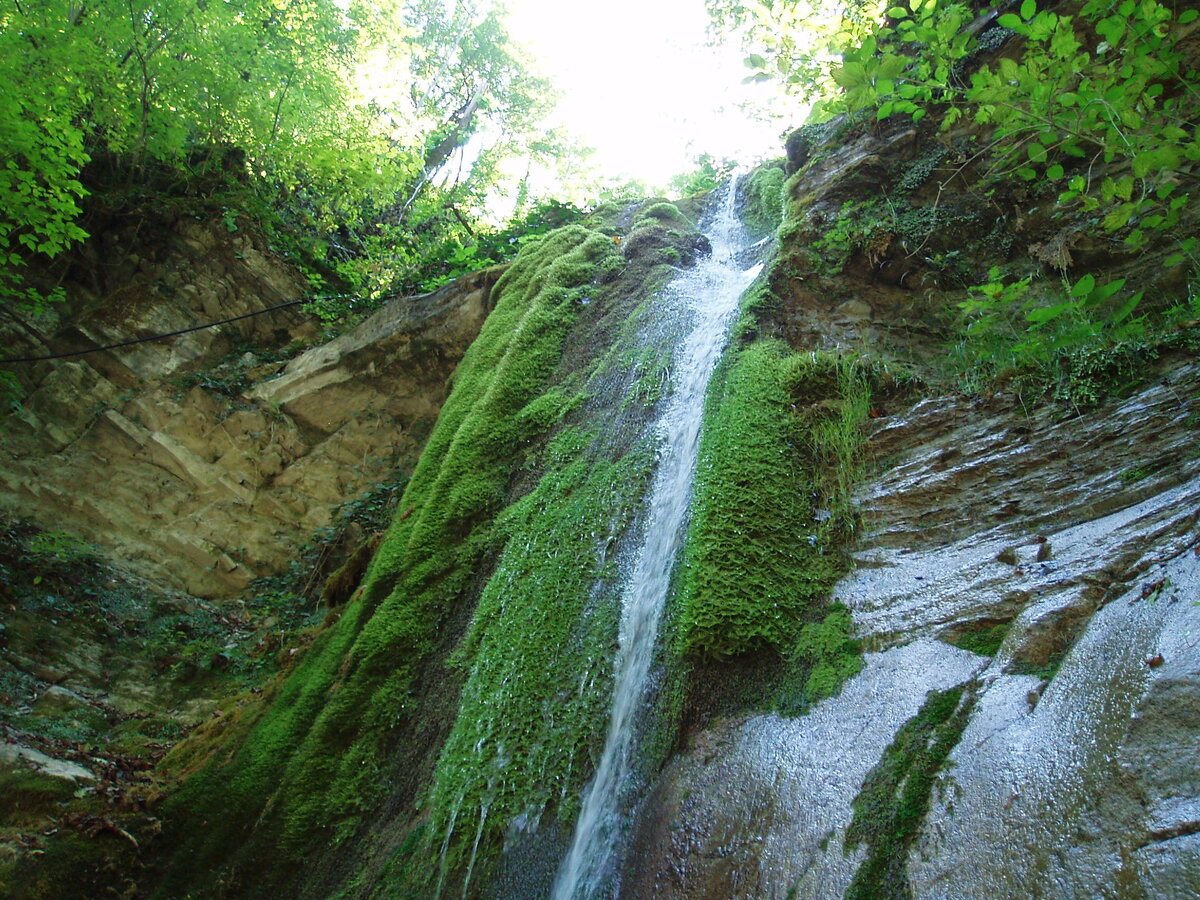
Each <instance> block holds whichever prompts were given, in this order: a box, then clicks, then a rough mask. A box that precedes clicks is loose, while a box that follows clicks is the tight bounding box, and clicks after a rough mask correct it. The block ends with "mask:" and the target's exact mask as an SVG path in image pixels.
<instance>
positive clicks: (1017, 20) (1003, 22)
mask: <svg viewBox="0 0 1200 900" xmlns="http://www.w3.org/2000/svg"><path fill="white" fill-rule="evenodd" d="M996 24H997V25H999V26H1000V27H1001V28H1007V29H1009V30H1010V31H1017V30H1019V29H1023V28H1024V27H1025V23H1024V22H1022V21H1021V17H1020V16H1014V15H1013V14H1012V13H1005V14H1004V15H1002V16H1001V17H1000V18H998V19H997V20H996Z"/></svg>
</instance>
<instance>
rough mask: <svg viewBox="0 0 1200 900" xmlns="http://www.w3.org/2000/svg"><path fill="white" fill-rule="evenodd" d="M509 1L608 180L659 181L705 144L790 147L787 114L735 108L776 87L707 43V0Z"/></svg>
mask: <svg viewBox="0 0 1200 900" xmlns="http://www.w3.org/2000/svg"><path fill="white" fill-rule="evenodd" d="M502 2H503V5H504V6H506V7H507V8H508V10H509V16H508V29H509V34H510V35H511V36H512V37H513V38H514V40H515V41H517V42H518V43H520V44H522V45H524V46H525V47H526V48H527V49H528V51H529V53H530V55H531V56H532V57H533V59H534V62H535V67H536V69H537V70H538V71H539V72H540V73H541V74H542V75H544V76H545V77H547V78H549V79H550V80H551V81H552V82H553V83H554V84H555V85H556V86H557V88H558V89H559V91H560V92H561V93H562V99H561V100H560V101H559V113H558V115H559V122H560V123H561V124H562V125H563V126H564V127H565V128H566V130H567V131H568V132H569V133H570V134H572V135H575V136H576V137H577V139H578V140H579V141H580V143H582V144H584V145H587V146H591V147H594V148H595V149H596V155H595V156H594V157H593V160H594V163H595V165H596V166H597V168H599V169H600V171H601V172H602V173H603V174H604V176H605V178H606V180H607V179H610V178H611V179H613V180H616V179H618V178H622V179H623V178H626V177H632V178H637V179H639V180H642V181H645V182H647V183H649V184H651V185H658V186H661V185H665V184H666V182H667V181H668V180H669V179H670V178H671V177H672V176H674V175H678V174H680V173H681V172H685V171H690V170H691V169H692V166H691V164H690V159H691V158H694V157H695V156H697V155H699V154H700V153H703V152H707V153H711V154H712V155H713V156H716V157H729V158H732V159H736V160H737V161H738V162H741V163H750V162H754V161H755V160H756V159H759V158H768V157H772V156H780V155H782V154H783V146H782V140H781V138H780V132H781V131H782V130H783V129H784V127H785V126H786V125H788V124H789V123H788V122H787V121H786V119H785V120H784V121H782V122H774V123H766V124H764V123H761V122H754V121H751V120H750V119H749V118H747V117H746V116H745V115H743V114H742V113H740V112H739V111H738V109H737V104H738V103H739V102H740V101H742V100H745V99H748V98H757V99H758V100H760V101H766V99H767V97H768V96H769V95H770V89H769V88H768V89H766V90H763V89H761V88H759V86H752V85H743V84H742V83H741V82H742V79H743V78H744V77H745V75H746V74H747V70H746V69H745V68H744V67H743V66H742V56H743V54H742V53H741V52H740V51H739V50H738V48H736V47H729V48H726V49H724V50H718V49H715V48H712V47H706V46H705V45H704V40H705V27H706V25H707V21H708V20H707V16H706V14H705V12H704V0H602V2H588V0H584V2H580V0H502ZM776 102H777V103H778V102H783V103H788V101H779V100H776ZM789 105H795V101H791V103H790V104H789ZM795 112H796V114H797V115H799V110H796V111H795ZM795 124H799V122H796V123H795Z"/></svg>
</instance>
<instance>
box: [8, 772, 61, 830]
mask: <svg viewBox="0 0 1200 900" xmlns="http://www.w3.org/2000/svg"><path fill="white" fill-rule="evenodd" d="M75 789H76V785H75V783H74V782H73V781H69V780H67V779H65V778H55V777H53V776H50V775H43V774H41V773H40V772H35V771H33V770H32V769H28V770H26V769H19V768H4V769H0V822H2V823H3V824H4V825H12V824H16V823H20V824H24V825H30V824H32V823H37V822H39V821H40V820H41V819H43V818H44V817H45V816H48V815H51V814H54V813H56V812H57V811H58V806H59V804H61V803H66V802H67V801H69V800H70V799H71V798H72V797H73V796H74V794H75Z"/></svg>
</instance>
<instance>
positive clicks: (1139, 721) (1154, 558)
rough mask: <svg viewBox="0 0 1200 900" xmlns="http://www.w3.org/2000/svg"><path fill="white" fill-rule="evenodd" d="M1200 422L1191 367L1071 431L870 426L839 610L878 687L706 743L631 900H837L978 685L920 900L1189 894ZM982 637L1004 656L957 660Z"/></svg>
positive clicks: (656, 801) (856, 682)
mask: <svg viewBox="0 0 1200 900" xmlns="http://www.w3.org/2000/svg"><path fill="white" fill-rule="evenodd" d="M1198 404H1200V370H1198V369H1197V367H1195V366H1194V365H1193V364H1190V363H1187V362H1176V363H1174V364H1171V365H1167V366H1166V367H1164V369H1163V370H1162V372H1161V375H1160V376H1159V377H1158V378H1157V379H1156V381H1155V382H1154V383H1153V384H1151V385H1150V386H1149V387H1147V388H1145V389H1143V390H1141V391H1139V392H1137V393H1136V394H1134V395H1132V396H1130V397H1128V398H1127V399H1124V400H1114V401H1111V402H1109V403H1107V404H1105V405H1103V406H1101V407H1099V408H1097V409H1095V410H1091V411H1087V412H1086V413H1084V414H1080V415H1071V414H1070V413H1071V411H1069V410H1068V411H1064V410H1063V409H1062V408H1058V409H1055V408H1052V407H1045V408H1040V409H1037V410H1035V411H1032V412H1028V413H1027V412H1026V411H1025V410H1024V408H1023V407H1022V406H1021V404H1020V403H1019V402H1018V401H1017V400H1016V399H1015V398H1013V399H1006V398H1004V397H994V398H991V399H989V400H986V401H982V400H969V399H965V398H960V397H944V398H938V399H933V400H925V401H922V402H920V403H918V404H916V405H915V406H913V407H912V408H911V409H909V410H906V411H904V412H902V413H898V414H896V415H894V416H892V417H890V418H885V419H880V420H878V422H877V428H876V430H875V433H874V434H873V436H872V438H871V441H870V445H869V447H870V449H871V451H872V452H873V454H874V458H875V463H876V466H877V470H878V475H877V476H876V477H875V478H874V479H872V480H870V481H869V483H868V484H867V485H866V486H865V487H864V488H863V490H862V491H861V492H860V496H859V502H860V508H861V509H862V510H863V514H864V523H865V528H864V531H863V533H862V535H861V536H860V539H859V542H858V546H857V548H856V551H855V556H856V559H857V568H856V569H855V571H854V572H852V573H851V574H850V575H849V576H847V577H846V578H845V579H843V581H842V582H841V583H840V584H839V585H838V588H837V591H836V595H837V598H838V599H840V600H841V601H842V602H844V603H845V604H846V605H847V606H849V607H850V608H851V610H852V612H853V615H854V619H855V622H856V625H857V628H858V632H859V635H860V637H862V638H863V639H864V641H865V643H866V646H867V647H868V649H869V650H871V651H872V652H869V653H868V654H867V657H866V667H865V669H864V670H863V672H862V673H861V674H860V675H858V676H857V677H855V678H854V679H852V680H851V681H850V682H848V683H847V684H846V685H845V687H844V688H843V690H842V693H841V694H840V695H839V696H838V697H835V698H833V699H830V700H827V701H825V702H823V703H821V704H820V705H818V706H817V707H816V708H814V709H813V710H812V711H811V712H810V713H809V714H808V715H806V716H804V717H800V718H795V719H782V718H780V717H778V716H776V715H754V716H744V717H740V718H737V719H732V720H724V721H717V722H714V723H710V724H709V725H708V726H707V727H706V728H705V729H703V730H702V731H700V732H698V733H695V734H693V735H691V737H690V740H689V743H688V746H687V748H686V749H685V750H684V751H683V752H682V753H680V754H679V755H677V757H676V758H675V759H674V760H673V761H672V762H671V763H670V764H669V765H668V766H667V767H666V769H665V770H664V771H663V773H662V774H661V776H660V777H659V779H658V781H657V783H656V784H655V785H654V787H653V793H652V794H650V799H649V800H648V802H647V803H646V804H645V807H644V810H643V814H642V816H641V824H640V834H639V846H640V847H641V848H642V853H641V855H640V858H639V859H638V860H637V861H635V862H633V863H631V865H630V867H629V871H628V873H627V876H626V879H625V881H624V886H623V891H622V896H628V897H637V898H641V897H676V898H684V897H687V898H714V900H715V898H726V897H779V898H784V897H789V898H791V897H794V898H826V897H829V898H833V897H842V896H844V895H845V891H846V889H847V887H848V886H849V885H850V883H851V880H852V878H853V876H854V873H855V871H856V870H857V868H858V867H859V865H860V864H861V862H862V860H863V858H864V855H865V853H864V850H863V848H862V847H856V848H847V847H846V846H845V843H844V842H845V836H846V829H847V827H848V825H849V823H850V822H851V819H852V817H853V816H854V809H853V806H852V804H853V803H854V800H855V797H856V796H858V794H859V791H860V789H861V788H862V786H863V782H864V780H865V779H866V777H867V775H868V773H869V772H870V771H871V770H872V768H873V767H874V766H876V764H877V763H878V761H879V760H880V757H881V754H882V753H883V752H884V750H885V749H886V748H887V747H888V746H889V743H890V742H891V741H892V740H893V738H894V737H895V735H896V734H897V731H898V729H900V727H901V726H902V725H904V723H905V722H906V721H908V720H910V719H911V718H912V717H913V716H914V715H915V714H916V712H917V710H918V708H919V707H920V706H921V704H922V701H923V700H924V699H925V696H926V693H927V692H928V691H930V690H934V689H937V690H944V689H946V688H948V687H951V686H954V685H959V684H964V683H966V684H968V685H969V688H970V690H971V691H972V693H973V696H974V698H975V699H974V705H973V706H972V707H971V717H970V720H969V721H968V723H967V725H966V728H965V731H964V732H963V734H962V736H961V739H960V740H959V742H958V744H957V746H956V748H955V749H954V751H953V752H952V754H951V757H950V759H949V761H948V763H947V764H946V765H945V766H943V768H942V770H941V772H940V774H939V775H938V777H937V779H936V780H935V782H934V784H935V786H934V789H933V792H932V807H931V811H930V812H929V814H928V815H927V816H926V817H925V820H924V822H923V824H922V825H921V827H920V832H919V835H918V837H917V839H916V841H915V844H914V845H913V846H912V848H911V849H910V850H909V851H907V852H908V856H907V858H906V859H905V860H903V861H902V864H904V865H906V876H905V877H906V881H907V884H908V889H909V890H911V896H915V897H917V898H946V900H949V898H980V900H982V898H1014V900H1015V898H1027V897H1055V898H1080V897H1089V898H1090V897H1106V898H1107V897H1111V898H1135V897H1136V898H1142V897H1170V898H1175V897H1180V898H1182V897H1192V896H1195V892H1196V889H1197V886H1200V855H1198V854H1200V842H1198V841H1197V835H1198V834H1200V823H1198V819H1200V805H1198V804H1200V799H1197V798H1198V797H1200V781H1198V780H1197V775H1196V771H1197V770H1196V767H1195V764H1194V761H1195V759H1196V758H1197V753H1198V751H1200V727H1198V726H1200V675H1198V674H1197V673H1200V640H1198V638H1197V635H1200V608H1198V606H1197V601H1198V600H1200V558H1198V557H1197V553H1196V548H1197V547H1198V546H1200V526H1198V522H1197V515H1198V511H1200V460H1198V459H1197V456H1196V454H1195V450H1194V447H1195V437H1196V421H1197V417H1196V415H1195V413H1196V409H1197V406H1198ZM985 629H999V631H998V632H995V633H996V634H999V635H1003V639H1002V640H1001V639H1000V638H999V637H997V638H996V642H997V643H998V645H999V646H998V650H994V653H995V655H994V656H985V655H979V654H977V653H972V652H968V651H967V650H963V649H958V648H957V647H955V646H952V645H951V643H950V642H951V641H953V642H955V643H959V644H964V645H969V642H967V641H965V640H964V638H965V637H967V636H969V635H972V634H978V633H980V632H981V631H983V630H985ZM989 652H993V651H991V650H989ZM902 870H904V867H903V865H902ZM888 896H891V895H890V894H889V895H888ZM897 896H898V895H897Z"/></svg>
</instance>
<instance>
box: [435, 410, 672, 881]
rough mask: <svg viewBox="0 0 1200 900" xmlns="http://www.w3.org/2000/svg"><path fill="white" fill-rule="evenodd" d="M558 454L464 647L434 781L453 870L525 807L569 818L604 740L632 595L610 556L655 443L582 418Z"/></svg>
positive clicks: (526, 505) (513, 534) (491, 842)
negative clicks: (597, 436)
mask: <svg viewBox="0 0 1200 900" xmlns="http://www.w3.org/2000/svg"><path fill="white" fill-rule="evenodd" d="M545 455H546V460H545V464H546V474H545V475H544V476H543V477H542V479H541V481H540V482H539V483H538V485H537V487H536V488H535V489H534V490H533V491H531V492H530V493H529V494H527V495H526V496H525V497H523V498H522V499H521V500H520V501H519V502H517V503H516V504H514V505H513V506H511V507H509V508H508V509H507V510H505V511H504V513H503V514H502V516H501V517H500V519H499V520H498V523H497V527H498V529H499V530H500V531H502V532H503V533H504V534H505V535H506V536H507V540H506V543H505V548H504V551H503V553H502V554H501V557H500V560H499V563H498V565H497V567H496V571H495V573H494V574H493V575H492V577H491V579H490V580H489V581H488V584H487V587H485V588H484V590H483V593H482V595H481V596H480V599H479V604H478V607H477V608H476V611H475V616H474V619H473V621H472V623H471V626H470V629H469V630H468V632H467V635H466V637H465V638H464V640H463V642H462V644H461V645H460V646H459V648H458V649H457V650H456V652H455V655H454V660H453V663H454V664H455V665H457V666H460V667H462V668H464V669H466V670H467V672H468V676H467V681H466V685H465V687H464V689H463V693H462V699H461V704H460V709H459V714H458V719H457V722H456V723H455V726H454V730H453V731H452V732H451V734H450V737H449V739H448V740H447V742H446V745H445V748H444V750H443V752H442V756H441V759H440V761H439V763H438V768H437V772H436V775H435V782H434V786H433V792H432V807H433V817H434V818H433V830H434V833H435V834H437V835H438V838H439V842H440V845H442V846H444V847H445V848H446V856H445V860H444V864H445V866H446V868H447V869H448V870H455V869H459V868H461V867H463V866H466V867H468V868H469V867H470V865H471V862H472V858H473V857H474V858H476V859H478V858H480V856H481V854H482V855H494V853H495V851H496V850H497V849H498V848H497V846H496V844H497V842H498V840H499V838H500V836H501V833H502V830H503V827H504V826H505V825H506V824H507V823H508V822H509V821H511V820H513V819H514V818H515V817H517V816H519V815H521V814H526V815H528V816H529V817H530V818H531V819H532V818H536V817H538V816H539V815H540V814H541V812H542V811H543V810H544V809H545V808H547V807H549V806H555V807H558V809H559V813H558V815H559V818H560V819H563V820H566V821H569V820H570V819H571V818H572V817H573V815H574V805H575V803H576V802H577V798H578V796H579V794H580V793H581V790H582V787H583V783H584V780H585V779H586V777H587V776H588V774H589V773H590V765H591V760H590V757H589V754H590V752H591V751H592V749H593V748H594V747H596V746H598V744H600V743H602V741H603V734H604V728H605V723H606V719H607V710H608V698H609V695H610V693H611V689H610V681H611V658H610V654H611V648H612V647H613V646H614V645H615V643H616V634H617V622H618V618H619V605H620V584H619V583H618V580H617V575H616V572H615V571H613V570H612V568H611V567H610V566H609V565H608V563H609V559H610V555H611V554H612V553H613V552H614V549H615V545H616V542H617V540H618V538H619V537H620V535H621V534H622V533H623V532H624V531H625V529H626V527H627V526H628V524H629V521H630V519H631V517H632V515H633V512H634V508H635V506H636V504H637V501H638V499H639V498H640V497H641V496H642V494H643V493H644V490H645V486H646V482H647V480H648V477H649V474H650V470H651V463H652V459H653V456H652V452H651V447H650V446H649V443H648V442H643V443H642V444H641V445H639V446H638V447H637V448H636V449H635V450H634V451H632V452H631V453H629V454H626V455H625V456H623V457H620V458H612V457H611V456H609V454H608V453H607V452H605V451H604V450H603V449H602V446H601V445H600V444H599V443H598V442H597V441H595V440H594V439H593V438H592V436H590V435H588V434H587V433H585V432H583V431H580V430H577V429H575V428H568V429H566V430H564V431H562V432H561V433H560V434H559V435H558V436H557V437H556V438H555V439H554V440H553V442H551V444H550V445H549V446H548V447H547V449H546V454H545ZM477 832H478V833H480V834H482V835H483V836H484V837H483V838H482V839H481V841H480V845H479V846H475V838H476V834H477ZM464 877H465V876H464Z"/></svg>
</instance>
